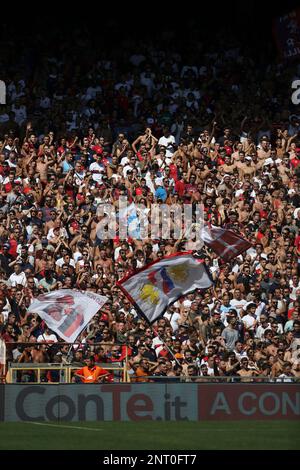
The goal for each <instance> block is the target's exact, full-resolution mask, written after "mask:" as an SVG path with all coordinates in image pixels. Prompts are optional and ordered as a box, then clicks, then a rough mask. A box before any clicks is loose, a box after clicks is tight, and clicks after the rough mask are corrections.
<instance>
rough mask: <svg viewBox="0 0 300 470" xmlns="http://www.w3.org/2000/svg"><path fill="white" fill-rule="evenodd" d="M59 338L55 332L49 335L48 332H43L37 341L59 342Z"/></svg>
mask: <svg viewBox="0 0 300 470" xmlns="http://www.w3.org/2000/svg"><path fill="white" fill-rule="evenodd" d="M57 341H58V339H57V337H56V335H55V334H54V333H51V335H47V333H43V334H42V335H40V336H38V338H37V342H38V343H45V342H46V343H57Z"/></svg>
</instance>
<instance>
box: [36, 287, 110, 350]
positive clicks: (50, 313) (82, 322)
mask: <svg viewBox="0 0 300 470" xmlns="http://www.w3.org/2000/svg"><path fill="white" fill-rule="evenodd" d="M106 301H107V297H104V296H102V295H98V294H94V293H93V292H84V293H81V292H79V291H75V290H71V289H61V290H57V291H54V292H50V293H49V294H45V295H40V296H39V297H37V299H35V300H34V301H33V303H32V304H31V305H30V307H29V309H28V311H29V312H30V313H37V314H38V315H39V316H40V317H41V318H42V319H43V320H44V321H45V323H46V324H47V326H48V327H49V328H51V330H53V331H54V332H55V333H56V334H58V336H60V337H61V338H63V339H64V340H65V341H68V342H70V343H73V342H74V341H75V339H76V338H77V336H78V335H79V334H80V333H81V331H82V330H83V329H84V328H85V327H86V325H87V324H88V322H89V321H90V320H91V318H92V317H93V316H94V315H95V313H97V312H98V310H99V309H100V308H101V307H102V306H103V305H104V304H105V302H106Z"/></svg>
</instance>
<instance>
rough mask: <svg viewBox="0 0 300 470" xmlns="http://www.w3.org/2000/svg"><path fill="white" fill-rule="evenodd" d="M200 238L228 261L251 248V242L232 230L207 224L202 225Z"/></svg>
mask: <svg viewBox="0 0 300 470" xmlns="http://www.w3.org/2000/svg"><path fill="white" fill-rule="evenodd" d="M201 238H202V240H203V241H204V243H205V244H206V245H207V246H208V247H209V248H211V249H212V250H213V251H214V252H215V253H217V255H219V256H220V257H221V258H222V259H223V260H224V261H230V260H231V259H232V258H235V257H236V256H238V255H239V254H241V253H243V252H244V251H246V250H248V249H249V248H251V246H252V245H251V243H250V242H248V240H245V238H242V237H240V235H238V234H237V233H235V232H233V231H232V230H226V229H224V228H222V227H216V226H214V225H211V226H210V227H209V226H208V225H206V226H204V227H202V229H201Z"/></svg>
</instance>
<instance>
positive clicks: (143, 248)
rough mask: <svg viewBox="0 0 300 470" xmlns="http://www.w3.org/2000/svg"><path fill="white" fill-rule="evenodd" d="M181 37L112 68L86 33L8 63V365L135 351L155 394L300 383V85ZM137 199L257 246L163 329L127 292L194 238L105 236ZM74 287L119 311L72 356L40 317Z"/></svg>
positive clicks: (0, 213)
mask: <svg viewBox="0 0 300 470" xmlns="http://www.w3.org/2000/svg"><path fill="white" fill-rule="evenodd" d="M164 40H165V44H166V45H167V47H165V49H164V47H162V45H160V46H159V47H158V46H157V45H156V44H155V41H153V42H151V41H149V42H147V43H145V44H143V43H142V44H140V45H139V46H137V45H136V43H130V41H127V42H126V43H124V44H122V47H121V48H120V49H121V52H120V51H114V52H112V53H111V55H109V52H108V51H107V49H105V48H104V49H103V50H99V48H97V47H96V48H95V47H94V45H93V43H92V42H91V40H90V39H89V37H88V35H87V36H86V37H82V36H80V35H78V34H77V33H76V31H75V33H74V35H73V36H71V37H70V38H69V41H67V42H66V41H64V42H63V43H62V44H63V45H61V46H60V47H56V48H55V47H53V50H52V49H51V47H50V48H48V49H45V48H44V49H43V47H44V45H43V42H42V41H41V43H40V44H38V46H37V47H38V48H39V51H40V54H39V55H37V56H34V54H32V55H30V54H28V50H30V48H29V49H23V53H22V47H21V49H20V51H19V50H18V57H15V60H12V59H11V57H9V58H8V57H5V54H4V57H3V59H2V60H3V61H4V63H5V60H6V59H7V60H9V66H7V67H6V71H7V72H6V74H7V75H6V76H5V77H4V79H5V81H6V84H7V105H6V106H5V105H1V108H0V139H1V140H0V201H1V204H0V328H1V337H2V339H4V340H5V342H6V346H7V358H8V360H9V361H13V362H19V363H22V362H24V363H45V362H55V363H59V362H67V361H71V362H72V363H75V364H78V365H81V364H82V363H83V362H84V360H85V359H87V358H90V355H91V354H93V355H94V359H95V360H96V362H99V363H111V362H119V361H122V360H124V358H125V352H124V351H125V345H127V347H128V349H127V353H128V356H129V366H128V367H129V374H130V376H131V377H132V380H133V381H138V382H145V381H150V380H151V381H161V380H166V379H164V377H169V378H174V379H177V378H178V379H179V378H180V377H181V376H184V377H185V380H187V381H194V380H196V381H201V380H209V377H211V376H225V377H226V376H228V377H231V376H234V377H236V376H241V377H244V379H243V378H241V380H254V379H251V378H249V377H255V376H259V377H261V376H265V377H266V378H269V379H270V380H283V381H292V380H293V379H294V378H296V379H297V378H298V379H299V377H300V264H299V263H300V232H299V229H300V193H299V183H300V135H299V133H298V132H299V125H300V116H297V115H296V114H295V112H294V110H293V105H292V104H291V103H290V102H289V96H288V93H287V91H286V89H285V88H286V86H287V85H286V84H289V80H290V78H291V77H293V74H294V72H293V73H292V74H291V69H289V68H288V67H284V66H283V64H281V63H278V62H277V63H276V62H275V61H273V62H272V63H269V62H268V61H267V59H266V56H262V58H261V61H258V62H257V63H255V64H254V62H253V59H252V56H251V51H249V50H247V49H244V50H241V48H240V47H239V45H238V44H236V43H235V42H234V41H232V43H231V44H230V45H228V44H229V43H230V41H227V43H226V44H227V46H226V48H224V47H223V48H222V46H221V45H220V43H214V42H212V44H211V46H210V47H209V48H208V49H206V50H204V49H203V47H201V43H198V42H197V50H196V51H194V54H188V55H187V56H185V55H184V54H183V53H182V52H181V50H180V48H178V50H176V48H175V45H174V44H173V43H172V37H169V36H168V33H166V35H165V38H164ZM219 40H220V38H219ZM56 41H57V42H55V44H56V46H57V43H58V42H59V40H58V39H57V40H56ZM161 44H163V42H162V43H161ZM189 44H190V46H191V48H192V46H193V43H192V42H191V43H189ZM7 45H9V39H7V44H6V47H3V51H4V52H7V50H9V47H7ZM187 47H188V46H187ZM195 47H196V46H195ZM24 51H27V52H26V53H27V56H26V54H25V52H24ZM74 57H75V58H76V57H80V65H79V61H76V60H74ZM249 71H251V73H249ZM299 72H300V71H299ZM283 85H284V86H283ZM120 196H127V198H128V200H129V202H136V203H143V204H145V206H147V207H148V208H151V204H152V203H158V204H173V203H177V204H197V203H201V204H203V207H204V218H205V220H207V221H210V222H212V223H213V224H215V225H219V226H222V227H225V228H230V229H231V230H234V231H237V232H238V233H239V234H241V235H242V236H244V237H245V238H246V239H248V240H249V241H250V242H251V244H252V247H251V248H250V249H249V250H248V251H247V252H245V253H243V254H242V255H239V256H238V257H237V258H235V259H233V260H232V261H231V262H230V263H224V262H223V261H222V259H221V258H218V257H217V256H216V255H215V254H214V253H213V252H212V251H211V250H209V249H208V248H207V247H206V248H203V249H202V251H201V253H200V256H201V257H202V258H203V260H204V262H205V263H206V265H207V267H208V269H209V270H210V272H211V275H212V277H213V279H214V286H213V287H212V288H210V289H208V290H206V291H195V292H194V293H192V294H188V295H187V296H185V297H184V298H181V299H179V300H178V301H177V302H176V303H175V304H173V305H172V306H171V307H170V308H169V309H168V311H167V312H166V313H165V315H164V317H163V318H161V319H159V320H158V321H157V322H156V323H155V324H154V325H153V326H152V327H150V326H149V325H148V324H147V322H146V321H145V320H144V319H143V318H140V317H139V316H138V315H137V312H136V311H135V310H134V308H133V306H132V305H131V304H130V302H129V300H128V299H127V298H125V297H124V296H123V294H122V293H121V291H120V289H119V288H118V287H117V286H116V281H117V280H118V279H121V278H122V277H123V276H124V275H125V274H126V273H127V272H129V271H131V270H134V269H137V268H140V267H143V266H145V265H147V264H148V263H149V262H152V261H154V260H156V259H159V258H160V257H162V256H164V255H168V254H171V253H174V252H176V251H182V250H185V248H186V247H187V246H188V243H189V241H188V240H185V239H182V240H174V239H172V238H170V239H168V240H165V239H163V238H160V239H156V240H152V239H147V240H143V241H141V240H135V239H131V238H127V239H126V240H122V239H120V238H119V237H118V235H117V236H116V237H115V238H114V239H113V240H99V239H98V238H97V233H96V232H97V224H98V223H99V221H100V218H99V215H98V212H97V210H98V207H99V206H100V205H101V204H103V203H111V204H113V205H114V206H116V205H117V203H118V200H119V197H120ZM70 288H71V289H80V290H81V291H85V290H89V291H93V292H97V293H100V294H103V295H105V296H107V297H108V299H109V300H108V302H107V303H106V304H105V305H104V307H103V308H102V309H101V311H99V313H97V314H96V315H95V317H94V318H93V319H92V321H91V322H90V323H89V325H88V328H87V329H86V330H85V331H84V332H83V333H82V334H81V335H80V337H79V338H78V340H77V344H76V345H75V346H74V347H73V349H71V351H70V350H69V346H68V345H64V344H61V343H62V340H61V339H59V338H58V337H57V336H56V335H55V334H54V333H53V332H52V331H51V330H49V329H48V328H47V325H46V324H45V323H44V322H42V321H41V320H40V318H39V317H38V315H35V314H28V311H27V309H28V307H29V305H30V303H31V302H32V299H33V298H35V297H37V296H38V295H39V294H41V293H47V292H51V291H53V290H56V289H70ZM58 342H59V344H56V343H58ZM17 343H19V344H17ZM26 343H35V344H31V345H30V346H28V347H26ZM150 376H151V377H152V378H149V377H150ZM45 380H46V379H45ZM211 380H213V379H211ZM257 380H260V379H257Z"/></svg>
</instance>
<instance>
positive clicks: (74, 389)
mask: <svg viewBox="0 0 300 470" xmlns="http://www.w3.org/2000/svg"><path fill="white" fill-rule="evenodd" d="M299 416H300V386H299V384H292V383H284V384H277V383H274V384H257V383H253V384H246V383H236V384H228V383H224V384H216V383H176V384H169V383H165V384H161V383H159V384H157V383H156V384H154V383H153V384H143V383H140V384H134V383H133V384H131V383H129V384H124V383H123V384H121V383H120V384H59V385H52V386H50V387H49V386H48V385H47V384H31V385H22V384H7V385H1V386H0V420H2V421H27V422H28V421H40V422H43V421H46V422H47V421H52V422H62V421H69V422H71V421H202V420H245V419H247V420H252V419H253V420H274V419H278V420H299Z"/></svg>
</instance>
